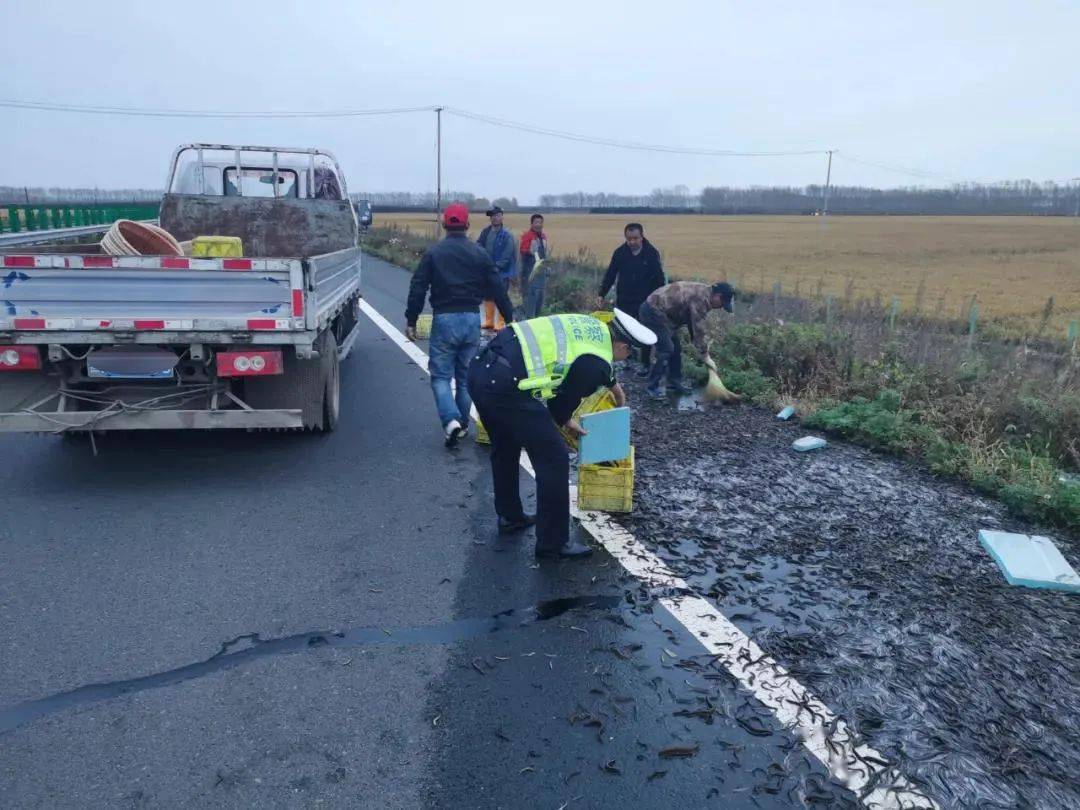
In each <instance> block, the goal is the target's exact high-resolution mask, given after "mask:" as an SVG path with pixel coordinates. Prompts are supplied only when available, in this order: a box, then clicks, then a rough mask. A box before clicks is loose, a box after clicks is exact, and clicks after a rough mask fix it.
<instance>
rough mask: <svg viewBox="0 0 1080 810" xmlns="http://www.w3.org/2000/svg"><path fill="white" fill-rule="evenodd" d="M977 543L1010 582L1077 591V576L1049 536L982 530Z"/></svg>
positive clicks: (1079, 591)
mask: <svg viewBox="0 0 1080 810" xmlns="http://www.w3.org/2000/svg"><path fill="white" fill-rule="evenodd" d="M979 542H980V543H982V545H983V548H985V549H986V550H987V551H988V552H989V553H990V556H991V557H993V558H994V562H996V563H997V565H998V568H1000V569H1001V572H1002V573H1003V574H1004V575H1005V579H1006V580H1007V581H1008V583H1009V584H1010V585H1021V586H1023V587H1025V588H1049V589H1052V590H1056V591H1071V592H1073V593H1080V576H1077V574H1076V571H1074V570H1073V567H1072V566H1071V565H1069V561H1068V560H1066V559H1065V557H1064V556H1062V554H1061V552H1060V551H1059V550H1058V547H1057V546H1055V545H1054V541H1052V540H1051V539H1050V538H1049V537H1039V536H1037V535H1036V536H1029V535H1026V534H1012V533H1010V532H998V531H991V530H989V529H983V530H981V531H980V532H979Z"/></svg>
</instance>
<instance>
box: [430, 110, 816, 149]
mask: <svg viewBox="0 0 1080 810" xmlns="http://www.w3.org/2000/svg"><path fill="white" fill-rule="evenodd" d="M445 110H446V112H448V113H449V114H450V115H456V116H458V117H459V118H468V119H470V120H473V121H480V122H482V123H485V124H490V125H492V126H496V127H504V128H506V129H516V130H518V131H519V132H530V133H533V134H535V135H547V136H549V137H552V138H562V139H563V140H567V141H577V142H578V143H591V144H596V145H597V146H610V147H614V148H616V149H633V150H637V151H641V152H664V153H667V154H675V155H704V156H709V157H795V156H805V155H824V154H825V153H826V151H827V150H825V149H807V150H802V151H788V152H743V151H738V150H734V149H704V148H697V147H684V146H664V145H660V144H650V143H637V142H634V141H619V140H615V139H613V138H600V137H596V136H592V135H581V134H578V133H575V132H565V131H563V130H558V129H549V128H547V127H538V126H533V125H531V124H522V123H520V122H518V121H510V120H507V119H505V118H495V117H494V116H490V115H481V114H479V113H474V112H469V111H468V110H462V109H459V108H457V107H446V108H445Z"/></svg>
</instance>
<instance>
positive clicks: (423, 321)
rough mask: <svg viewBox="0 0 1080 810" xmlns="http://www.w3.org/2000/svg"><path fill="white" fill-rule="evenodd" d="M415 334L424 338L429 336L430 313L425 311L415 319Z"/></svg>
mask: <svg viewBox="0 0 1080 810" xmlns="http://www.w3.org/2000/svg"><path fill="white" fill-rule="evenodd" d="M416 336H417V337H418V338H424V339H425V340H426V339H427V338H429V337H431V313H430V312H425V313H424V314H422V315H420V316H419V317H418V318H417V319H416Z"/></svg>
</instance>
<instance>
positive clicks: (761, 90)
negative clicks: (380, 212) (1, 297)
mask: <svg viewBox="0 0 1080 810" xmlns="http://www.w3.org/2000/svg"><path fill="white" fill-rule="evenodd" d="M0 30H2V31H3V32H4V33H5V37H4V41H5V47H4V48H3V49H0V77H2V78H0V97H2V98H6V99H21V100H33V101H47V102H61V103H73V104H99V105H115V106H129V107H144V108H145V107H155V108H161V107H170V108H180V109H220V110H328V109H342V108H353V109H366V108H385V107H411V106H424V105H433V104H442V105H449V106H454V107H458V108H462V109H466V110H469V111H472V112H476V113H480V114H484V115H491V116H498V117H502V118H507V119H512V120H515V121H520V122H523V123H527V124H532V125H538V126H546V127H549V128H554V129H560V130H567V131H572V132H577V133H582V134H586V135H591V136H600V137H607V138H613V139H625V140H631V141H638V142H648V143H659V144H670V145H677V146H687V147H702V148H713V149H732V150H745V151H769V150H803V149H825V148H836V149H839V150H841V153H848V154H851V155H855V156H858V157H861V158H866V159H870V160H872V161H877V162H882V163H887V164H892V165H898V166H904V167H914V168H918V169H922V170H926V171H928V172H933V173H935V174H937V175H941V176H942V178H943V180H942V181H941V182H947V181H951V180H963V179H972V180H984V181H989V180H998V179H1014V178H1030V179H1034V180H1044V179H1054V180H1068V179H1070V178H1073V177H1076V176H1078V175H1080V168H1078V161H1077V155H1078V154H1080V150H1078V146H1077V145H1078V144H1080V62H1078V60H1077V56H1076V54H1077V47H1078V45H1077V43H1078V38H1077V35H1078V33H1080V3H1077V2H1075V0H1061V1H1060V2H1053V1H1051V0H1038V1H1036V0H1025V1H1024V2H1020V0H1017V1H1016V2H994V1H993V0H981V2H975V0H972V1H971V2H966V1H961V0H949V2H946V3H941V2H932V3H931V2H925V3H924V2H910V1H909V2H903V3H896V2H873V0H861V1H860V2H836V3H829V2H815V3H807V2H774V3H749V2H728V1H727V0H713V2H695V3H691V2H679V1H678V0H665V1H664V2H655V1H654V2H634V1H631V2H625V1H624V2H601V1H600V0H576V1H575V2H562V1H561V0H551V1H550V2H513V3H498V2H496V3H490V4H478V3H468V4H455V3H452V2H446V0H441V1H440V2H428V0H408V1H407V2H402V3H395V2H392V1H390V0H378V2H367V0H363V1H361V0H354V1H353V2H334V0H327V1H326V2H318V3H316V2H306V3H302V2H286V1H285V0H261V2H250V3H240V2H229V0H217V2H203V1H202V0H185V1H184V2H182V3H168V4H166V3H136V2H127V3H118V2H106V1H104V0H97V1H96V2H85V0H54V1H53V2H49V0H33V1H32V2H31V1H30V0H3V2H2V3H0ZM443 136H444V149H443V185H444V188H453V189H461V190H467V191H473V192H475V193H477V194H482V195H485V196H487V195H492V196H493V195H503V194H505V195H516V196H518V197H519V199H521V200H522V201H523V202H524V201H531V200H534V199H535V198H536V196H537V195H539V194H541V193H544V192H561V191H574V190H578V189H582V190H605V191H618V192H627V193H629V192H648V191H649V190H650V189H652V188H654V187H657V186H671V185H675V184H685V185H687V186H689V187H691V188H692V189H694V190H698V189H700V188H701V187H703V186H706V185H720V184H724V185H751V184H774V183H782V184H793V185H805V184H807V183H819V182H821V181H822V180H823V179H824V168H825V160H824V158H823V157H820V156H811V157H773V158H743V157H701V156H679V155H665V154H652V153H639V152H632V151H621V150H617V149H613V148H611V147H605V146H596V145H589V144H581V143H572V142H567V141H561V140H556V139H552V138H549V137H544V136H540V135H533V134H527V133H522V132H516V131H512V130H509V129H502V128H496V127H492V126H490V125H486V124H482V123H478V122H474V121H469V120H464V119H460V118H455V117H450V116H445V115H444V119H443ZM200 140H201V141H212V142H224V143H233V142H238V143H259V144H271V145H275V144H279V145H293V146H309V145H311V146H322V147H325V148H328V149H331V150H332V151H334V152H336V154H337V155H338V157H339V159H340V160H341V162H342V164H343V168H344V170H345V173H346V177H347V180H348V183H349V187H350V190H353V191H359V190H371V191H390V190H410V191H425V190H431V189H433V188H434V185H435V170H434V114H433V113H414V114H409V115H400V116H389V117H375V118H346V119H305V120H215V119H212V120H191V119H171V118H131V117H106V116H97V115H93V116H91V115H75V114H71V113H59V112H37V111H26V110H13V109H4V108H0V185H24V184H28V185H44V186H55V185H61V186H94V185H97V186H101V187H131V186H142V187H159V186H161V184H162V183H163V182H164V173H165V169H166V163H167V159H168V156H169V154H170V152H171V150H172V148H173V147H174V146H175V145H177V144H179V143H182V142H190V141H200ZM833 169H834V171H833V180H834V182H836V183H840V184H872V185H879V186H895V185H909V184H918V183H921V184H935V181H927V180H919V179H916V178H912V177H908V176H905V175H903V174H898V173H893V172H891V171H886V170H882V169H877V168H872V167H867V166H863V165H857V164H854V163H850V162H847V161H842V160H837V161H836V163H835V164H834V167H833Z"/></svg>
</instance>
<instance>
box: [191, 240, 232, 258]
mask: <svg viewBox="0 0 1080 810" xmlns="http://www.w3.org/2000/svg"><path fill="white" fill-rule="evenodd" d="M191 255H192V256H198V257H201V258H207V259H237V258H240V257H241V256H243V255H244V243H243V242H242V241H240V237H239V236H196V237H195V238H194V239H192V240H191Z"/></svg>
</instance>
